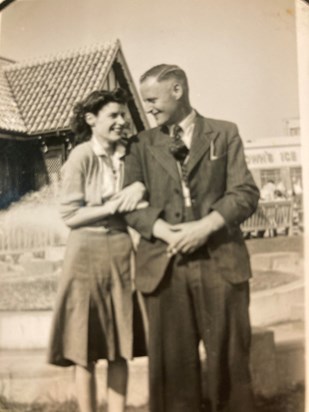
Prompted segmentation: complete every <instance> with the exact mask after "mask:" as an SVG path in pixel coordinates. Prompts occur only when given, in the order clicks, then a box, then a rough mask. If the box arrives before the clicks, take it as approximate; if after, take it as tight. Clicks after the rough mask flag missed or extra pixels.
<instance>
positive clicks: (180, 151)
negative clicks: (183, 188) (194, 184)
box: [169, 124, 189, 184]
mask: <svg viewBox="0 0 309 412" xmlns="http://www.w3.org/2000/svg"><path fill="white" fill-rule="evenodd" d="M181 133H182V128H181V127H180V126H179V125H178V124H176V125H175V126H174V130H173V134H172V136H171V141H170V146H169V148H170V152H171V153H172V155H173V156H174V157H175V159H176V160H177V161H178V162H179V163H180V166H181V171H182V177H183V180H184V181H185V183H186V184H187V182H188V173H187V167H186V165H185V163H184V161H185V158H186V157H187V155H188V153H189V149H188V148H187V146H186V145H185V144H184V142H183V140H182V138H181Z"/></svg>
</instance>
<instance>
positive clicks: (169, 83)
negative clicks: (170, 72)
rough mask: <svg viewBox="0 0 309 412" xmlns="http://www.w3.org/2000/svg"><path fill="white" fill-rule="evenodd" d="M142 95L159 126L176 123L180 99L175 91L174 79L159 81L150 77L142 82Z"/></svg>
mask: <svg viewBox="0 0 309 412" xmlns="http://www.w3.org/2000/svg"><path fill="white" fill-rule="evenodd" d="M141 95H142V98H143V101H144V104H145V109H146V112H147V113H150V114H152V115H153V116H154V118H155V120H156V122H157V124H158V126H162V125H165V124H166V125H169V124H173V123H175V121H176V118H177V112H178V108H179V100H178V99H177V95H176V93H174V82H173V79H170V80H163V81H161V82H158V81H157V80H156V79H155V78H154V77H148V78H147V79H146V80H144V81H143V82H142V83H141Z"/></svg>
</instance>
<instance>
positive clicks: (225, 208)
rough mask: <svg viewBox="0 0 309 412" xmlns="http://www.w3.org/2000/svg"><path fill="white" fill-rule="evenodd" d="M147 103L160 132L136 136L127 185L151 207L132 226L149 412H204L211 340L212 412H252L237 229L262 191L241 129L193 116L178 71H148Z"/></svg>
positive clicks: (244, 270)
mask: <svg viewBox="0 0 309 412" xmlns="http://www.w3.org/2000/svg"><path fill="white" fill-rule="evenodd" d="M141 95H142V98H143V100H144V103H145V107H146V111H147V112H148V113H150V114H152V115H153V116H154V117H155V120H156V122H157V124H158V127H156V128H153V129H151V130H148V131H144V132H142V133H140V135H139V136H137V137H136V138H134V141H133V142H132V144H131V147H130V153H129V154H128V156H127V158H126V168H125V172H126V181H125V184H126V185H127V184H130V183H131V182H134V181H140V182H142V183H143V184H144V185H145V187H146V190H147V193H148V201H149V206H148V207H147V208H145V209H140V210H137V211H135V212H132V213H130V214H129V215H128V216H127V220H128V223H129V225H130V226H132V227H133V228H135V229H136V230H137V231H138V232H139V233H140V234H141V241H140V244H139V247H138V251H137V268H136V286H137V288H138V289H139V290H140V291H142V292H143V294H144V297H145V301H146V306H147V311H148V317H149V380H150V411H151V412H200V411H201V410H202V393H201V392H202V388H201V386H202V385H201V370H200V360H199V352H198V346H199V343H200V341H203V343H204V345H205V348H206V353H207V381H206V382H207V385H206V391H207V399H208V400H207V404H205V408H206V409H205V410H206V411H209V412H217V411H229V412H241V411H243V412H251V411H252V410H253V405H252V394H251V387H250V373H249V365H248V363H249V346H250V324H249V316H248V304H249V287H248V279H249V277H250V276H251V270H250V264H249V257H248V252H247V249H246V246H245V244H244V241H243V238H242V234H241V232H240V230H239V224H240V223H242V222H243V221H244V220H245V219H247V218H248V217H249V216H250V215H251V214H252V213H253V212H254V211H255V209H256V207H257V203H258V198H259V192H258V189H257V187H256V185H255V183H254V181H253V179H252V176H251V174H250V172H249V171H248V169H247V166H246V163H245V159H244V153H243V147H242V142H241V139H240V137H239V135H238V130H237V127H236V125H234V124H232V123H229V122H225V121H219V120H211V119H206V118H204V117H202V116H200V115H199V114H198V113H197V112H196V111H195V110H193V109H192V107H191V105H190V101H189V88H188V82H187V78H186V75H185V73H184V71H183V70H182V69H180V68H179V67H178V66H175V65H166V64H162V65H159V66H155V67H153V68H152V69H150V70H148V71H147V72H146V73H145V74H144V75H143V76H142V77H141ZM202 381H203V382H204V381H205V379H202Z"/></svg>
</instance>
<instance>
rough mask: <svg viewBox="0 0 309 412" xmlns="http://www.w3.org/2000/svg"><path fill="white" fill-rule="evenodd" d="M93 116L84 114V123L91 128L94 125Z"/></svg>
mask: <svg viewBox="0 0 309 412" xmlns="http://www.w3.org/2000/svg"><path fill="white" fill-rule="evenodd" d="M95 119H96V117H95V115H94V114H93V113H89V112H88V113H86V114H85V122H86V123H87V124H88V125H89V126H90V127H93V126H94V124H95Z"/></svg>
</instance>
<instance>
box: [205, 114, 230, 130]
mask: <svg viewBox="0 0 309 412" xmlns="http://www.w3.org/2000/svg"><path fill="white" fill-rule="evenodd" d="M199 117H200V118H202V119H203V121H204V123H205V124H206V125H207V126H208V127H210V128H211V129H212V130H213V131H225V132H235V133H236V132H238V127H237V124H236V123H234V122H230V121H228V120H222V119H213V118H210V117H204V116H200V115H199Z"/></svg>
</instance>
